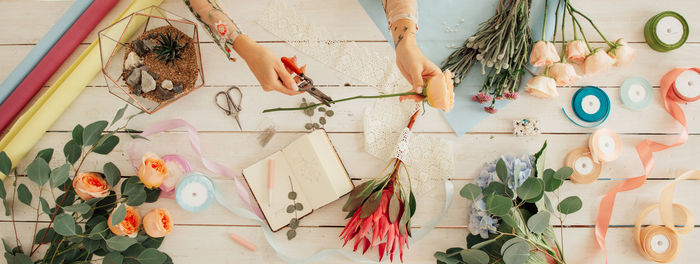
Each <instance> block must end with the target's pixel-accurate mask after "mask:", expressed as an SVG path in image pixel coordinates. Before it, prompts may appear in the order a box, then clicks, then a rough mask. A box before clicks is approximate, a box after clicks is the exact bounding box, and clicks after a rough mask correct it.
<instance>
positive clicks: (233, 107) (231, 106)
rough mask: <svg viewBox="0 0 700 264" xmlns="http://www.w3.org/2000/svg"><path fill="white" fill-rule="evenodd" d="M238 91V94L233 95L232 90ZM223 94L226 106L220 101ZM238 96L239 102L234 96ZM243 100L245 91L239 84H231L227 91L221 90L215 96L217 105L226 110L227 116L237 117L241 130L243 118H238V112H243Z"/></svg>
mask: <svg viewBox="0 0 700 264" xmlns="http://www.w3.org/2000/svg"><path fill="white" fill-rule="evenodd" d="M233 91H236V92H238V96H232V92H233ZM221 96H223V97H224V100H225V101H226V106H222V105H221V104H220V103H219V101H220V100H219V97H221ZM234 97H237V98H238V102H236V101H234V100H233V98H234ZM241 101H243V93H242V92H241V89H239V88H238V86H235V85H234V86H231V87H230V88H228V90H226V91H220V92H218V93H216V96H215V97H214V102H215V103H216V105H217V106H218V107H219V108H221V110H224V112H225V113H226V115H227V116H233V118H235V119H236V123H237V124H238V128H239V129H240V130H243V127H242V126H241V120H239V119H238V114H239V113H240V112H241V110H242V108H241Z"/></svg>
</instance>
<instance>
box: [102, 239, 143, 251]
mask: <svg viewBox="0 0 700 264" xmlns="http://www.w3.org/2000/svg"><path fill="white" fill-rule="evenodd" d="M106 242H107V247H108V248H109V249H110V250H112V251H117V252H122V251H124V250H126V249H127V248H129V247H130V246H131V245H133V244H135V243H136V239H135V238H130V237H125V236H113V237H110V238H109V239H107V240H106Z"/></svg>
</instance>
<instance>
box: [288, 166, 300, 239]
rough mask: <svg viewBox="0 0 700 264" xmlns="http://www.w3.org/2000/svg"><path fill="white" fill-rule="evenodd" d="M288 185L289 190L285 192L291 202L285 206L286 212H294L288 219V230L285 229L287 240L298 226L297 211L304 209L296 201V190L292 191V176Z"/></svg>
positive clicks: (291, 237)
mask: <svg viewBox="0 0 700 264" xmlns="http://www.w3.org/2000/svg"><path fill="white" fill-rule="evenodd" d="M289 186H290V187H291V191H290V192H289V193H288V194H287V198H289V200H290V201H291V202H292V203H291V204H290V205H288V206H287V213H290V214H292V213H293V214H294V217H293V218H292V219H291V220H289V230H288V231H287V240H292V239H294V238H295V237H296V236H297V227H299V215H298V214H297V212H298V211H301V210H304V205H303V204H301V203H297V192H295V191H294V184H292V178H291V177H290V178H289Z"/></svg>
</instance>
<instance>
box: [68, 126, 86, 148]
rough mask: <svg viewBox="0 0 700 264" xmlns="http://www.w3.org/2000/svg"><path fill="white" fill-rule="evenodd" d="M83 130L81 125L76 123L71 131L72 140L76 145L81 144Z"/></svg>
mask: <svg viewBox="0 0 700 264" xmlns="http://www.w3.org/2000/svg"><path fill="white" fill-rule="evenodd" d="M83 130H84V128H83V126H81V125H76V126H75V127H74V128H73V133H71V137H72V138H73V141H75V143H78V145H82V144H83Z"/></svg>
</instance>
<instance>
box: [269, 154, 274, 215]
mask: <svg viewBox="0 0 700 264" xmlns="http://www.w3.org/2000/svg"><path fill="white" fill-rule="evenodd" d="M273 188H275V159H269V160H267V206H272V194H273V193H274V191H273V190H272V189H273Z"/></svg>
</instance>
